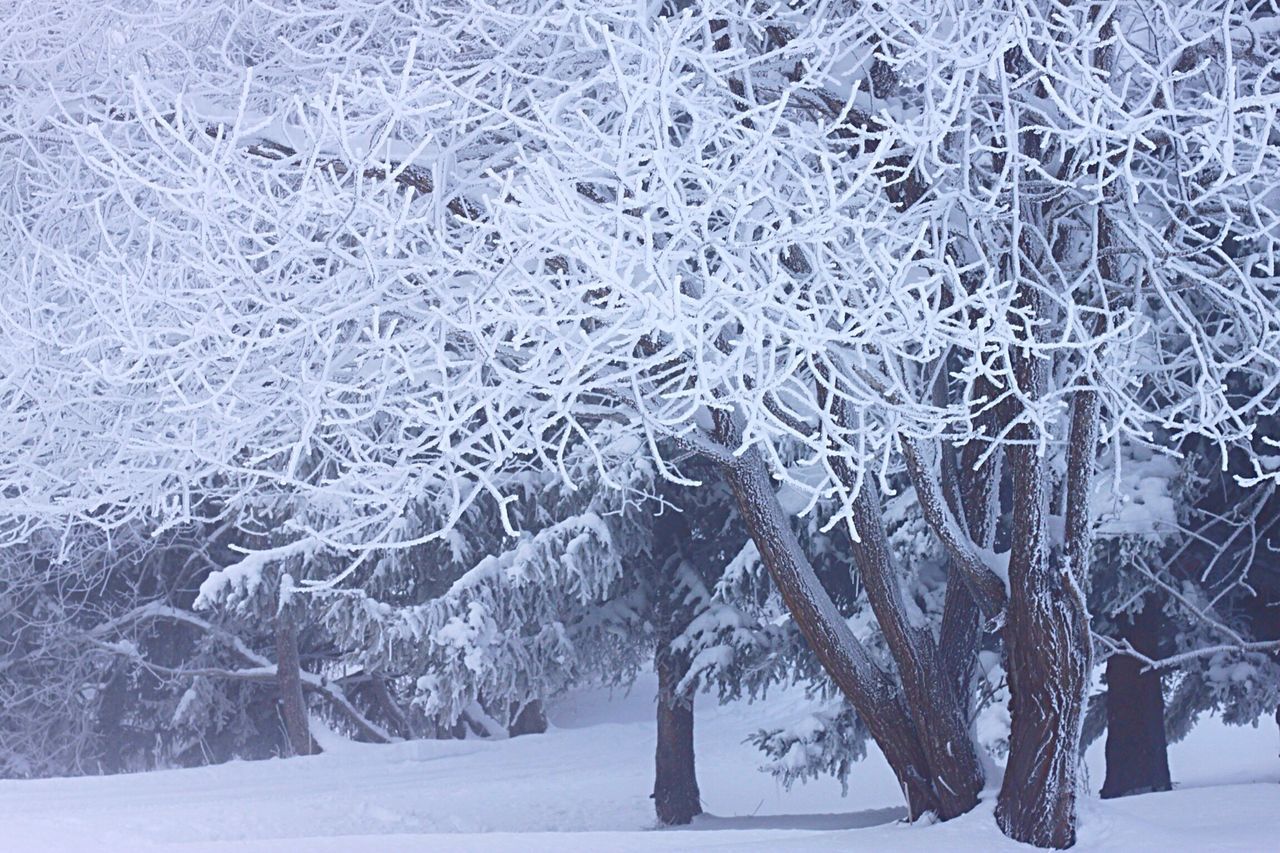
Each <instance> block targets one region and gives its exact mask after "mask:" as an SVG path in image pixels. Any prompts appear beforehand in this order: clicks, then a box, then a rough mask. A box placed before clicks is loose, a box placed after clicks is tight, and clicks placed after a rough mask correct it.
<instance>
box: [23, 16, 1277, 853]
mask: <svg viewBox="0 0 1280 853" xmlns="http://www.w3.org/2000/svg"><path fill="white" fill-rule="evenodd" d="M425 6H426V4H423V6H422V7H419V6H417V5H416V4H412V3H394V2H378V3H374V2H368V3H363V2H354V0H352V2H343V3H320V2H315V3H289V4H285V3H279V4H276V3H272V2H257V3H249V2H247V0H246V2H233V0H227V2H224V3H211V4H203V5H201V6H199V7H198V8H192V7H189V6H188V5H187V4H181V3H162V2H139V3H137V4H131V5H130V7H129V8H128V9H120V8H116V7H111V8H108V9H106V10H103V11H99V10H97V9H87V10H86V9H83V8H81V6H80V5H79V4H71V5H69V6H67V7H56V6H55V7H52V11H49V9H48V8H47V7H44V6H42V5H37V4H32V5H31V8H29V9H28V8H27V6H26V4H23V5H22V6H20V7H19V12H20V13H21V14H15V15H13V16H12V18H11V20H8V21H6V23H7V24H9V26H8V27H7V28H6V35H5V37H6V38H10V39H13V40H14V42H15V43H22V42H23V40H24V39H26V38H27V37H30V38H29V39H28V40H29V41H30V42H31V43H32V44H35V45H38V48H39V49H38V50H32V49H30V48H23V49H21V50H15V51H12V52H6V53H5V54H3V55H4V56H5V57H6V58H5V60H4V62H5V63H6V64H5V65H4V66H3V69H4V71H3V73H4V74H5V75H6V79H5V81H4V85H3V89H2V90H0V91H3V95H2V97H4V98H5V99H6V101H5V107H6V109H5V111H4V114H5V115H6V116H7V118H6V119H5V121H6V124H5V125H4V126H0V140H3V141H2V142H0V145H3V151H4V154H5V155H6V158H5V166H4V167H3V168H4V169H5V170H6V173H5V177H6V179H11V181H10V185H12V186H13V187H15V188H16V189H15V190H14V191H13V192H11V193H9V194H8V195H7V196H6V198H7V199H9V200H10V204H9V206H8V208H7V209H6V210H5V213H4V216H3V219H2V220H0V223H2V227H3V229H4V230H3V233H2V236H0V245H2V246H3V248H0V251H3V252H5V253H6V254H5V256H4V259H3V260H4V262H5V263H4V265H3V266H4V269H5V272H4V275H6V276H8V277H9V279H10V281H9V282H8V284H9V285H11V286H9V287H6V289H5V292H6V296H5V297H4V298H5V300H6V301H5V302H4V303H2V304H3V306H4V309H5V310H4V313H3V315H2V316H3V318H4V319H3V320H2V321H0V322H3V323H4V324H5V325H4V332H5V335H6V338H5V340H6V341H9V340H12V341H14V344H13V345H12V346H9V345H8V344H7V343H6V346H5V351H4V354H3V355H0V358H4V359H5V362H4V366H5V367H8V368H10V369H11V370H12V372H13V375H14V376H15V377H17V378H14V379H10V378H8V377H6V379H5V380H4V383H5V384H4V385H3V386H0V392H2V393H3V394H4V395H5V397H4V400H5V402H6V404H7V405H6V406H5V407H4V410H3V411H4V415H3V418H4V420H3V421H0V438H2V439H3V441H4V445H3V447H2V448H0V453H2V454H3V456H0V464H3V466H4V468H3V470H4V471H5V473H6V477H11V478H10V479H7V480H6V492H5V494H4V499H5V501H6V506H11V507H13V517H14V518H18V519H26V518H27V517H32V518H45V517H51V516H57V515H58V514H66V513H72V514H79V515H80V516H83V517H93V518H95V519H96V520H97V521H98V522H99V523H101V524H104V525H110V524H113V523H119V522H120V520H122V519H128V518H137V517H140V516H141V515H143V514H147V513H151V514H154V515H155V516H157V517H159V518H162V519H165V520H168V521H171V522H176V521H181V520H185V519H187V518H192V517H196V516H198V515H199V512H200V507H199V505H198V504H199V501H198V500H195V499H194V496H195V495H200V496H202V497H204V496H212V495H216V496H217V497H218V499H219V506H223V507H227V508H228V509H227V511H228V512H231V511H239V510H240V509H241V508H242V507H251V506H252V505H253V498H252V493H253V492H254V491H255V490H257V489H261V488H264V487H265V486H267V485H269V486H270V488H272V489H278V490H279V491H280V492H282V493H283V494H284V495H285V496H286V498H285V499H286V500H289V501H292V500H293V499H297V501H298V502H299V505H305V507H306V511H305V512H303V511H297V512H292V513H289V514H285V515H281V516H280V517H279V526H280V529H279V530H277V531H273V535H275V536H277V537H278V539H277V541H279V542H282V543H284V544H280V545H276V546H273V547H272V549H271V550H270V552H263V556H261V557H260V558H258V561H259V563H262V562H263V561H266V562H270V561H272V560H276V559H277V558H278V560H283V559H294V558H298V557H300V556H302V555H304V554H305V555H309V556H310V555H315V554H321V553H323V554H326V555H329V556H333V557H335V559H334V560H333V563H332V566H333V572H332V574H333V577H332V578H329V579H328V580H326V581H325V582H326V583H328V582H329V581H332V584H331V587H333V588H336V587H337V586H339V585H340V583H341V582H342V581H346V580H351V579H353V578H355V577H356V576H357V575H358V573H359V572H360V571H361V570H362V568H363V567H364V566H365V564H366V563H368V562H370V561H373V560H375V558H376V555H378V554H381V553H383V552H385V551H387V550H389V549H390V550H395V549H404V548H410V547H412V546H414V545H416V544H420V543H422V542H426V541H430V540H432V539H433V538H439V536H441V535H443V531H445V530H447V529H448V528H449V527H450V526H453V525H456V524H457V523H458V521H459V520H460V519H461V518H462V517H463V515H464V514H465V513H466V512H467V511H468V508H469V507H471V506H472V505H474V503H475V502H476V500H477V499H478V497H479V496H480V495H482V494H485V493H488V494H489V495H491V496H493V497H494V498H495V500H496V501H497V504H498V506H499V513H498V515H499V517H500V520H501V521H502V523H503V525H504V526H505V528H506V532H507V533H508V534H515V533H516V532H517V527H518V526H519V524H520V519H519V517H518V513H517V512H515V502H514V501H513V500H512V497H513V495H514V494H515V492H516V491H517V490H518V489H519V487H520V482H521V478H520V475H521V474H522V473H525V472H529V471H533V470H543V471H551V472H554V473H555V474H557V475H558V476H559V477H560V478H561V479H562V480H563V481H565V482H566V483H568V484H571V485H574V484H577V483H581V482H585V480H586V478H587V476H588V474H587V471H588V470H591V471H593V475H594V476H595V477H597V478H598V481H599V482H600V483H603V484H605V485H606V486H617V485H621V484H620V483H618V482H617V480H616V479H615V478H614V476H613V469H614V468H615V467H616V466H617V464H618V461H619V460H620V459H625V458H628V457H630V456H633V455H635V454H636V452H637V450H638V448H640V447H641V446H647V447H648V449H649V451H650V454H649V455H650V456H651V457H652V461H653V463H654V465H655V469H656V471H657V473H658V475H659V476H662V477H665V478H667V479H669V480H671V481H673V482H685V483H688V482H690V481H691V478H688V477H685V476H682V475H681V474H680V473H679V469H678V467H676V466H674V464H673V462H674V460H673V458H672V457H673V454H687V453H697V454H700V455H702V456H704V457H706V459H707V460H709V461H710V462H711V463H712V464H713V465H714V466H715V469H716V471H717V476H719V477H721V478H722V479H723V481H724V482H725V483H726V484H727V486H728V487H729V489H730V491H731V492H732V494H733V496H734V500H735V502H736V506H737V512H738V514H739V516H740V518H741V520H742V523H743V525H744V527H745V529H746V531H747V533H748V535H749V536H750V537H751V539H752V541H753V543H754V545H755V547H756V551H757V553H758V555H759V558H760V561H761V563H762V564H763V565H764V566H765V568H766V569H767V571H768V573H769V575H770V578H771V581H772V583H773V585H774V586H775V588H776V590H777V592H778V593H779V595H780V596H781V598H782V600H783V601H784V602H785V604H786V606H787V608H788V611H789V613H790V614H791V616H792V618H793V619H794V622H795V625H796V626H797V628H798V629H799V630H800V631H801V632H802V634H803V636H804V637H805V639H806V641H807V642H808V644H809V645H810V647H811V648H812V650H813V652H814V654H815V656H816V657H817V659H818V660H819V661H820V662H821V664H822V666H823V667H824V669H825V670H826V672H827V673H828V674H829V675H830V677H831V679H832V680H833V682H834V683H835V684H836V685H837V686H838V687H839V689H840V691H841V692H842V694H843V695H844V696H845V698H846V699H847V700H848V701H849V703H850V704H851V705H852V706H853V707H854V709H855V710H856V711H857V714H858V717H859V719H860V720H861V721H862V723H864V724H865V725H866V727H867V730H868V731H869V733H870V735H871V736H872V737H873V738H874V739H875V740H876V741H877V743H878V744H879V746H880V747H881V750H882V751H883V752H884V754H885V756H886V757H887V758H888V760H889V762H890V764H891V765H892V766H893V768H894V771H895V773H896V774H897V776H898V779H899V781H900V783H901V785H902V788H903V791H904V795H905V797H906V799H907V801H908V805H909V808H910V812H911V814H912V816H913V817H918V816H920V815H922V814H924V813H926V812H934V813H936V814H937V815H939V816H940V817H943V818H947V817H952V816H954V815H957V814H960V813H962V812H964V811H966V810H967V809H969V808H971V807H972V806H973V804H974V803H975V802H976V800H977V796H978V792H979V791H980V790H981V788H982V785H983V778H982V772H981V766H980V762H979V761H978V758H977V750H976V747H975V745H974V743H973V738H972V736H971V732H970V730H969V726H968V722H969V715H968V702H969V699H970V697H969V695H968V693H967V691H966V690H965V686H966V685H968V684H969V683H970V679H971V676H972V673H973V667H974V660H975V657H976V652H977V649H978V647H979V643H980V642H981V637H982V632H983V630H984V629H989V630H992V631H994V630H1000V631H1001V633H1002V638H1003V642H1004V648H1005V652H1006V658H1007V661H1006V663H1007V666H1006V670H1007V672H1008V678H1009V687H1010V693H1011V710H1012V728H1011V732H1010V742H1009V764H1008V768H1007V771H1006V774H1005V781H1004V786H1003V788H1002V791H1001V794H1000V802H999V806H998V808H997V819H998V821H999V822H1000V825H1001V827H1002V828H1003V829H1004V830H1005V831H1006V832H1007V833H1008V834H1009V835H1011V836H1012V837H1014V838H1016V839H1018V840H1022V841H1030V842H1033V843H1036V844H1041V845H1048V846H1068V845H1070V844H1071V843H1072V842H1073V841H1074V837H1075V835H1074V833H1075V829H1074V825H1075V801H1076V796H1077V789H1078V786H1079V773H1078V759H1077V752H1078V746H1079V741H1080V727H1081V717H1082V714H1083V700H1084V691H1085V687H1086V684H1087V677H1088V673H1089V670H1090V666H1091V649H1090V631H1089V620H1090V615H1089V608H1088V604H1087V601H1086V598H1085V591H1086V588H1087V581H1088V577H1089V574H1090V569H1089V556H1090V554H1091V552H1092V548H1093V542H1092V538H1093V529H1092V528H1093V525H1092V523H1091V522H1092V518H1093V516H1092V514H1091V512H1090V506H1089V505H1090V496H1091V494H1092V492H1093V488H1094V485H1093V481H1094V476H1093V472H1094V467H1095V464H1096V460H1097V457H1098V454H1099V452H1100V449H1101V448H1103V447H1110V448H1113V449H1114V448H1117V447H1119V446H1121V444H1123V443H1125V442H1129V443H1134V444H1138V445H1144V446H1146V447H1148V448H1151V449H1152V450H1153V452H1156V453H1177V452H1181V451H1182V445H1183V443H1184V442H1186V441H1190V440H1192V439H1194V440H1196V441H1200V442H1203V443H1204V445H1205V446H1206V447H1208V448H1211V449H1212V450H1213V452H1215V453H1217V454H1218V457H1219V459H1220V460H1223V461H1224V462H1226V461H1228V460H1230V461H1231V462H1232V464H1233V465H1235V466H1237V467H1235V468H1234V469H1233V470H1234V471H1239V472H1243V473H1241V474H1240V477H1241V478H1242V479H1241V484H1242V485H1248V484H1260V483H1264V482H1266V481H1270V480H1274V479H1275V477H1276V476H1277V469H1276V467H1275V466H1274V464H1273V462H1272V461H1271V459H1272V457H1273V456H1274V453H1272V450H1273V448H1272V449H1269V448H1270V444H1269V442H1274V440H1275V439H1274V437H1272V436H1267V435H1265V434H1261V433H1260V430H1259V417H1260V416H1261V415H1265V414H1267V413H1269V412H1274V409H1275V406H1276V405H1277V384H1278V383H1280V370H1278V369H1277V364H1276V361H1277V353H1280V327H1278V325H1277V324H1278V322H1280V321H1277V319H1276V318H1277V301H1278V299H1280V296H1278V294H1277V285H1276V270H1275V254H1276V252H1275V249H1276V242H1275V241H1276V238H1277V233H1276V230H1277V225H1276V216H1277V214H1276V208H1277V204H1276V202H1277V199H1276V192H1277V190H1276V186H1275V180H1274V176H1275V174H1276V171H1277V168H1278V166H1280V163H1278V146H1277V141H1276V131H1275V126H1274V123H1275V115H1276V108H1277V99H1278V97H1280V95H1278V94H1277V82H1276V76H1275V66H1276V62H1277V50H1278V48H1277V46H1276V45H1277V39H1275V38H1274V34H1275V27H1276V14H1275V8H1274V4H1272V5H1268V4H1266V3H1263V2H1255V0H1248V2H1246V0H1191V2H1184V3H1177V4H1174V3H1165V2H1155V3H1151V4H1144V5H1133V4H1117V3H1104V2H1089V0H1079V2H1071V0H904V2H898V3H893V4H874V3H855V2H834V0H833V2H821V0H815V2H800V3H795V4H788V5H783V4H764V3H754V2H753V3H746V4H744V3H741V2H727V1H726V0H705V2H697V3H638V2H621V0H619V2H601V3H592V4H582V5H578V4H572V3H566V4H547V5H542V4H539V5H536V6H535V5H534V4H532V3H524V2H516V3H508V4H501V8H495V7H493V6H490V5H486V4H483V3H480V2H467V0H453V2H446V3H442V4H432V5H431V7H430V8H426V7H425ZM90 32H91V33H95V34H98V35H101V36H102V37H101V38H98V39H95V40H94V41H93V42H92V44H88V43H86V41H85V39H84V37H83V34H84V33H90ZM36 34H38V35H36ZM47 57H55V59H53V60H50V59H47ZM1228 241H1230V242H1231V245H1230V246H1228V245H1227V244H1228ZM9 294H14V295H13V296H10V295H9ZM37 390H38V391H39V393H37ZM1236 460H1238V461H1236ZM77 466H80V468H82V469H85V470H79V469H78V468H77ZM9 483H12V485H8V484H9ZM195 483H198V484H199V487H194V486H193V485H192V484H195ZM907 485H909V486H910V488H911V489H913V490H914V495H915V498H916V500H917V501H918V503H919V507H920V513H921V517H922V518H923V520H924V523H925V524H926V525H927V526H928V529H929V533H930V535H931V536H932V537H934V538H936V540H937V543H938V544H939V545H940V546H941V548H942V550H943V551H944V552H945V554H946V564H947V574H948V580H947V582H946V588H945V592H944V598H945V603H944V605H943V608H942V612H941V614H940V615H939V617H938V619H937V620H936V623H937V624H933V623H930V624H927V625H921V624H917V623H915V622H913V621H912V619H911V618H909V616H910V606H909V598H908V595H907V586H906V583H905V582H904V577H903V571H902V567H901V565H899V563H900V561H899V560H897V559H895V557H894V555H893V554H892V551H891V549H890V548H889V547H888V545H887V542H888V534H887V532H886V530H885V525H884V520H883V515H884V512H885V502H886V500H889V499H891V498H892V497H893V496H892V494H891V493H892V492H894V491H896V490H899V489H903V488H905V487H906V486H907ZM780 489H785V490H788V491H787V494H788V495H789V494H791V493H792V492H794V493H795V494H798V495H800V496H801V497H800V499H799V500H797V501H794V502H793V501H788V502H787V503H786V505H785V506H784V503H783V502H782V501H781V500H780V499H779V490H780ZM424 498H430V500H431V501H432V502H433V504H434V506H436V507H438V508H439V509H438V511H437V512H435V514H434V515H433V518H438V519H439V524H438V525H436V528H437V529H433V530H426V531H418V532H414V533H412V534H411V533H409V532H408V529H407V527H406V525H405V524H404V521H403V519H404V516H405V513H406V512H407V511H408V510H409V509H410V508H411V507H412V506H414V505H415V502H419V501H422V500H423V499H424ZM193 502H194V504H195V506H194V507H193ZM289 505H290V506H294V505H295V504H293V503H289ZM815 512H820V513H821V515H822V521H823V522H824V523H828V524H830V525H831V527H830V529H832V530H836V529H843V534H847V535H848V537H849V541H850V543H851V546H850V547H851V550H852V553H853V555H854V561H855V564H856V568H857V571H858V576H859V583H860V587H861V589H862V591H863V592H864V594H865V596H866V600H867V604H868V607H869V609H870V610H871V612H872V613H873V615H874V618H875V621H876V623H877V627H878V630H879V631H880V633H881V636H882V637H883V638H884V642H885V649H886V652H887V656H886V657H885V658H880V657H878V656H877V655H876V654H875V653H874V652H873V650H872V649H871V648H870V647H869V646H868V644H867V642H865V641H864V640H863V639H861V638H860V637H859V636H858V635H857V634H856V633H855V632H854V631H853V630H852V629H851V628H850V626H849V624H848V622H847V620H846V617H845V614H842V613H841V611H840V609H839V608H838V607H837V605H836V603H835V601H833V599H832V596H831V595H830V594H829V592H828V590H827V589H826V588H825V587H824V586H823V584H822V582H821V580H820V579H819V577H818V573H817V571H816V570H815V568H814V564H813V560H812V559H811V556H810V555H809V554H806V552H805V549H804V547H803V545H802V544H801V542H800V539H799V537H797V535H796V530H795V526H796V521H795V516H796V515H797V514H801V515H805V514H813V513H815ZM1002 517H1007V521H1008V523H1007V524H1000V523H999V521H1000V520H1001V518H1002ZM7 523H8V522H7ZM16 525H17V529H19V530H20V531H25V530H26V529H28V526H29V523H28V522H27V521H25V520H20V521H18V522H16ZM527 534H528V535H529V536H532V537H535V538H536V537H537V536H539V535H540V534H539V533H538V532H536V531H534V530H529V531H527ZM562 544H563V543H562ZM317 580H319V579H318V578H317ZM1045 709H1048V710H1047V711H1046V710H1045Z"/></svg>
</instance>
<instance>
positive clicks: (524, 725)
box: [507, 699, 547, 737]
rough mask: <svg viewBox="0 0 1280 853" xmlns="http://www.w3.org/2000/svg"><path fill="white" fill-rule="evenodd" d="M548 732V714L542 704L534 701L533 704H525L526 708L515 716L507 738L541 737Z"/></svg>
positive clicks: (508, 727)
mask: <svg viewBox="0 0 1280 853" xmlns="http://www.w3.org/2000/svg"><path fill="white" fill-rule="evenodd" d="M546 730H547V712H546V710H545V709H544V708H543V707H542V702H540V701H539V700H537V699H534V700H533V701H532V702H527V703H525V705H524V707H523V708H521V709H520V710H519V713H517V714H516V715H515V719H513V720H512V721H511V725H509V726H507V736H508V737H520V736H521V735H540V734H542V733H543V732H545V731H546Z"/></svg>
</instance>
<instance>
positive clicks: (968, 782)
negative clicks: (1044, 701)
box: [838, 465, 985, 820]
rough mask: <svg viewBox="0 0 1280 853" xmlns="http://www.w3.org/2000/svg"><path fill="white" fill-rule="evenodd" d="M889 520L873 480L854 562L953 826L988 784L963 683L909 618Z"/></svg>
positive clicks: (941, 808) (857, 506)
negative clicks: (959, 689) (959, 692)
mask: <svg viewBox="0 0 1280 853" xmlns="http://www.w3.org/2000/svg"><path fill="white" fill-rule="evenodd" d="M838 467H839V469H840V473H841V476H842V479H844V480H845V481H846V482H849V483H852V479H853V478H852V477H851V476H849V472H848V471H847V470H845V466H843V465H840V466H838ZM881 513H882V508H881V505H880V495H879V491H878V490H877V489H876V488H875V484H874V482H873V481H872V480H871V479H870V478H865V479H864V480H863V483H862V488H861V490H860V491H859V493H858V498H857V500H855V501H854V504H853V521H854V527H855V528H856V530H857V532H858V539H857V540H855V541H853V542H852V543H851V544H852V549H853V553H854V560H855V563H856V565H857V567H858V573H859V576H860V577H861V579H862V586H863V589H864V590H866V593H867V600H868V602H870V604H871V609H872V612H873V613H874V614H875V617H876V622H877V623H879V625H880V630H881V632H882V633H883V634H884V638H885V644H886V645H887V646H888V647H889V651H890V653H891V654H892V655H893V660H894V663H895V664H896V666H897V670H898V677H899V679H900V680H901V683H902V690H903V693H904V695H905V697H906V705H907V708H908V710H909V711H910V714H911V719H912V722H913V723H914V724H915V731H916V736H917V737H918V738H919V741H920V746H921V747H922V748H923V750H924V753H925V755H926V757H927V760H928V767H929V771H930V777H931V779H932V780H933V788H934V793H935V795H936V796H937V799H938V812H937V814H938V817H940V818H942V819H943V820H948V819H950V818H953V817H957V816H959V815H962V814H964V813H965V812H967V811H969V810H970V809H972V808H973V807H974V806H976V805H977V804H978V795H979V794H980V793H981V792H982V788H983V784H984V782H985V780H984V777H983V773H982V765H981V764H980V763H979V762H978V754H977V750H976V749H975V746H974V741H973V738H972V737H970V734H969V720H968V717H967V715H966V713H965V711H964V710H963V709H962V708H961V703H960V700H959V699H958V697H957V696H956V693H955V688H954V683H955V682H954V680H953V678H952V677H950V674H949V673H948V671H947V667H946V666H945V665H944V661H943V659H942V657H941V656H940V655H939V653H938V646H937V643H936V642H935V641H934V638H933V634H932V633H931V632H930V631H929V629H928V628H925V627H919V626H915V625H912V624H911V623H910V621H909V620H908V618H907V607H906V603H905V602H904V601H903V597H902V589H901V585H900V584H899V582H898V578H897V575H896V574H895V572H894V569H893V566H892V564H891V562H890V559H889V550H888V539H887V538H886V536H885V530H884V523H883V520H882V518H881ZM955 583H956V584H957V585H961V583H962V582H960V581H958V580H957V581H956V582H955ZM952 604H953V606H954V605H955V604H956V602H954V601H953V602H952ZM966 652H968V650H966Z"/></svg>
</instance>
